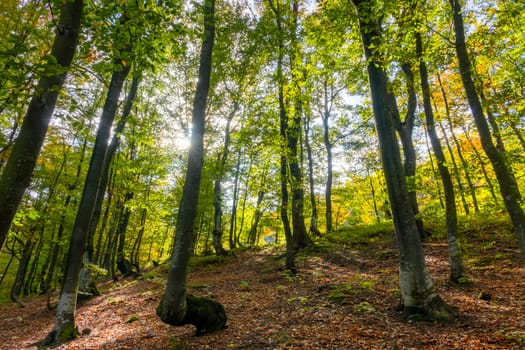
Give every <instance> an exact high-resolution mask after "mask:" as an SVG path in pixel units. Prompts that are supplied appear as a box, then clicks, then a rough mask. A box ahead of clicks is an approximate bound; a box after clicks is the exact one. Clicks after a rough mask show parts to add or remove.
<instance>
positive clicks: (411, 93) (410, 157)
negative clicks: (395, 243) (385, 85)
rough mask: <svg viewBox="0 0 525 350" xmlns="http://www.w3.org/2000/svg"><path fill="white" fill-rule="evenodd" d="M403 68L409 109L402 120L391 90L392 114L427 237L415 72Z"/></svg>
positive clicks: (420, 225)
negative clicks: (419, 186) (419, 189)
mask: <svg viewBox="0 0 525 350" xmlns="http://www.w3.org/2000/svg"><path fill="white" fill-rule="evenodd" d="M401 69H402V71H403V73H404V74H405V77H406V88H407V96H408V101H407V111H406V113H405V119H404V120H403V121H401V117H400V115H399V111H398V109H397V103H396V98H395V96H394V94H393V93H392V92H389V93H388V95H389V100H390V103H391V105H392V107H391V108H392V115H393V116H394V126H395V128H396V130H397V132H398V134H399V137H400V138H401V143H402V145H403V155H404V159H403V169H404V170H405V181H406V182H407V187H408V198H409V200H410V205H411V207H412V212H413V213H414V215H416V224H417V228H418V231H419V235H420V236H421V238H422V239H424V238H426V234H425V231H424V229H423V221H422V220H421V219H419V218H418V217H417V215H418V214H419V206H418V203H417V193H416V149H415V147H414V142H413V139H412V133H413V131H414V123H415V119H416V107H417V95H416V90H415V88H414V73H413V72H412V67H411V65H410V64H409V63H403V64H401Z"/></svg>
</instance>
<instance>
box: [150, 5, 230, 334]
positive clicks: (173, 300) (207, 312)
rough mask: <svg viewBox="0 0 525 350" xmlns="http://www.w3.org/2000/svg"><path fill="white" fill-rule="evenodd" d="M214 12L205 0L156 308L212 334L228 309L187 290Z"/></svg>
mask: <svg viewBox="0 0 525 350" xmlns="http://www.w3.org/2000/svg"><path fill="white" fill-rule="evenodd" d="M214 13H215V1H214V0H208V1H205V3H204V41H203V43H202V47H201V53H200V65H199V79H198V82H197V90H196V92H195V100H194V103H193V117H192V124H193V128H192V132H191V146H190V150H189V155H188V167H187V170H186V179H185V181H184V188H183V192H182V199H181V203H180V208H179V216H178V219H177V225H176V237H175V247H174V250H173V255H172V258H171V267H170V270H169V272H168V285H167V286H166V290H165V291H164V295H163V296H162V299H161V301H160V303H159V305H158V306H157V309H156V312H157V315H158V316H159V317H160V319H161V320H162V321H163V322H165V323H167V324H170V325H173V326H180V325H184V324H193V325H195V326H196V327H197V334H203V333H212V332H215V331H218V330H220V329H223V328H224V327H225V325H226V312H225V311H224V307H223V306H222V305H221V304H220V303H218V302H216V301H214V300H211V299H204V298H197V297H194V296H192V295H188V294H187V293H186V279H187V270H188V261H189V258H190V253H191V252H190V250H191V245H192V239H193V235H194V225H195V218H196V216H197V205H198V198H199V189H200V183H201V177H202V167H203V162H204V160H203V158H204V127H205V119H206V105H207V97H208V92H209V89H210V78H211V68H212V50H213V41H214V36H215V19H214Z"/></svg>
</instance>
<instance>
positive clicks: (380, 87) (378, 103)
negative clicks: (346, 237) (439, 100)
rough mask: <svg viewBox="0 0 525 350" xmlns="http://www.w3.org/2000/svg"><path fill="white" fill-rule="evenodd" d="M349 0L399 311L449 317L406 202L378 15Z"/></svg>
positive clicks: (365, 2) (367, 4) (366, 3)
mask: <svg viewBox="0 0 525 350" xmlns="http://www.w3.org/2000/svg"><path fill="white" fill-rule="evenodd" d="M352 1H353V3H354V5H355V6H356V9H357V13H358V17H359V28H360V32H361V37H362V41H363V47H364V51H365V56H366V57H367V61H368V63H367V70H368V78H369V82H370V91H371V95H372V106H373V111H374V117H375V121H376V130H377V135H378V138H379V148H380V153H381V159H382V163H383V170H384V173H385V180H386V185H387V189H388V196H389V199H390V204H391V208H392V215H393V219H394V226H395V231H396V240H397V245H398V249H399V265H400V266H399V274H400V289H401V295H402V300H401V301H402V304H403V307H404V312H405V315H406V316H407V317H412V316H413V315H418V316H421V317H422V318H424V319H428V320H450V319H452V318H453V316H454V313H455V311H454V310H453V308H451V307H450V306H449V305H448V304H446V303H445V302H444V301H443V300H442V299H441V297H440V296H439V295H438V293H437V291H436V289H435V287H434V285H433V283H432V280H431V277H430V273H429V272H428V269H427V266H426V263H425V259H424V253H423V247H422V245H421V240H420V236H419V232H418V229H417V225H416V220H415V217H414V213H413V212H412V209H411V206H410V201H409V197H408V190H407V185H406V183H405V177H404V171H403V167H402V165H401V155H400V149H399V145H398V142H397V139H396V135H395V130H394V126H393V124H392V123H393V121H392V115H391V101H390V99H389V97H388V79H387V75H386V72H385V70H384V68H383V67H382V63H381V62H383V60H382V58H381V57H379V55H380V54H379V53H378V52H377V51H376V50H375V49H374V48H377V47H378V46H379V45H381V39H380V35H381V34H380V23H379V19H378V16H377V15H374V13H373V11H372V7H373V5H374V1H370V0H352Z"/></svg>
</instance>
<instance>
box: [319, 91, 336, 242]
mask: <svg viewBox="0 0 525 350" xmlns="http://www.w3.org/2000/svg"><path fill="white" fill-rule="evenodd" d="M327 85H328V82H327V81H325V82H324V111H323V113H322V115H321V117H322V119H323V143H324V146H325V148H326V185H325V201H326V214H325V215H326V232H332V230H333V227H332V183H333V177H334V175H333V160H332V148H333V145H332V142H331V141H330V124H329V123H330V111H331V107H329V106H328V105H329V104H330V106H331V104H332V96H330V98H329V97H328V86H327Z"/></svg>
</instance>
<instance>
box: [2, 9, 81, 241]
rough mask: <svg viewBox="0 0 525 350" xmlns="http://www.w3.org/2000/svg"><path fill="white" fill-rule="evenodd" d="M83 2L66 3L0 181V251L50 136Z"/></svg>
mask: <svg viewBox="0 0 525 350" xmlns="http://www.w3.org/2000/svg"><path fill="white" fill-rule="evenodd" d="M82 9H83V1H82V0H74V1H63V2H62V6H61V8H60V20H59V23H58V27H57V32H56V36H55V40H54V43H53V47H52V49H51V52H50V54H49V55H48V56H47V57H46V59H47V63H46V65H45V69H44V72H43V73H42V76H41V78H40V81H39V82H38V85H37V87H36V89H35V93H34V95H33V97H32V98H31V101H30V103H29V107H28V109H27V112H26V115H25V117H24V120H23V123H22V127H21V129H20V134H19V135H18V137H17V139H16V141H15V143H14V145H13V149H12V151H11V155H10V156H9V159H8V161H7V164H6V167H5V169H4V171H3V172H2V177H1V178H0V248H1V247H2V246H3V244H4V241H5V239H6V236H7V233H8V232H9V228H10V227H11V222H12V221H13V218H14V216H15V213H16V211H17V209H18V206H19V204H20V201H21V200H22V196H23V195H24V192H25V190H26V188H27V186H29V183H30V181H31V176H32V174H33V169H34V168H35V164H36V160H37V158H38V155H39V154H40V150H41V148H42V144H43V142H44V138H45V136H46V133H47V129H48V125H49V121H50V120H51V115H52V114H53V111H54V109H55V105H56V101H57V98H58V94H59V92H60V89H61V87H62V85H63V83H64V80H65V78H66V74H67V72H68V69H69V66H70V64H71V62H72V60H73V56H74V54H75V51H76V47H77V43H78V36H79V31H80V19H81V17H82Z"/></svg>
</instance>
